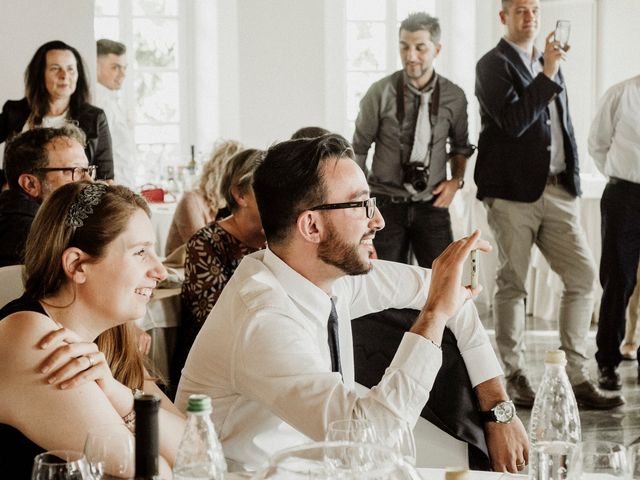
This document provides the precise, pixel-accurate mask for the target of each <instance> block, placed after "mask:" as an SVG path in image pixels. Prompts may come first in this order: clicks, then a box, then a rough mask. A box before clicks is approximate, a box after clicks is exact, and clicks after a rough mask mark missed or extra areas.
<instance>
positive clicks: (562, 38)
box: [553, 20, 571, 51]
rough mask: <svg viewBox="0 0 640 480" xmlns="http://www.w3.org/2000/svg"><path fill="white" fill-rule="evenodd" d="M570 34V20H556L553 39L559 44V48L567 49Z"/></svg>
mask: <svg viewBox="0 0 640 480" xmlns="http://www.w3.org/2000/svg"><path fill="white" fill-rule="evenodd" d="M570 34H571V22H570V21H569V20H558V21H557V22H556V31H555V33H554V35H553V37H554V40H555V41H556V42H558V43H559V44H560V48H561V49H563V50H565V51H566V50H567V49H568V47H569V35H570Z"/></svg>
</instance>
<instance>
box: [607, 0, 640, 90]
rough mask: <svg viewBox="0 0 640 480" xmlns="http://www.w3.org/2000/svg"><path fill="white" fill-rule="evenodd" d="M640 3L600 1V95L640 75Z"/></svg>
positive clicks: (635, 1) (623, 0)
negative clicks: (639, 23)
mask: <svg viewBox="0 0 640 480" xmlns="http://www.w3.org/2000/svg"><path fill="white" fill-rule="evenodd" d="M638 20H640V1H639V0H600V1H599V2H598V21H599V22H598V38H597V56H598V69H597V74H596V79H597V95H598V98H599V97H600V96H602V94H603V93H604V92H605V90H606V89H607V88H609V87H610V86H612V85H614V84H616V83H618V82H620V81H622V80H624V79H626V78H629V77H632V76H635V75H638V74H640V28H638Z"/></svg>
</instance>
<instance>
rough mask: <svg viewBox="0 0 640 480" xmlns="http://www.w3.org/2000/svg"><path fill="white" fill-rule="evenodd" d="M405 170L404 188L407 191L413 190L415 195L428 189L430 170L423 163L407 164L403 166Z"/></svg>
mask: <svg viewBox="0 0 640 480" xmlns="http://www.w3.org/2000/svg"><path fill="white" fill-rule="evenodd" d="M402 169H403V170H404V180H403V183H404V186H405V188H406V189H407V190H409V191H411V189H413V190H414V191H415V193H419V192H423V191H424V190H426V189H427V182H428V181H429V169H428V168H427V167H425V166H424V165H423V164H422V163H416V162H413V163H406V164H404V165H403V166H402Z"/></svg>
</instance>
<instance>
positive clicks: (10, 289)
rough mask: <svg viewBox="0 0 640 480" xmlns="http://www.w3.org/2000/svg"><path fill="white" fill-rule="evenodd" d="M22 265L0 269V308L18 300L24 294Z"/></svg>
mask: <svg viewBox="0 0 640 480" xmlns="http://www.w3.org/2000/svg"><path fill="white" fill-rule="evenodd" d="M22 269H23V265H9V266H7V267H0V307H3V306H4V305H6V304H7V303H9V302H10V301H11V300H14V299H16V298H18V297H19V296H20V295H22V293H23V292H24V286H23V284H22Z"/></svg>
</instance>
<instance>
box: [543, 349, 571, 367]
mask: <svg viewBox="0 0 640 480" xmlns="http://www.w3.org/2000/svg"><path fill="white" fill-rule="evenodd" d="M544 363H545V364H551V365H562V366H565V365H566V364H567V358H566V356H565V354H564V351H562V350H548V351H546V352H545V353H544Z"/></svg>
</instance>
